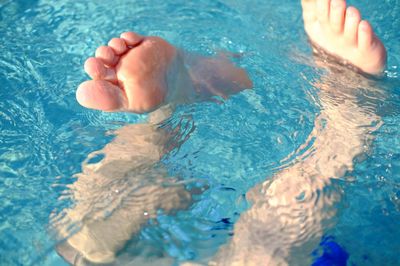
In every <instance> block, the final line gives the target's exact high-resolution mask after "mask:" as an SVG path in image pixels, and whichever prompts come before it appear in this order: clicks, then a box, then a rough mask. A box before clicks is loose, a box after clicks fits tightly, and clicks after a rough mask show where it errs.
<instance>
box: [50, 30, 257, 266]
mask: <svg viewBox="0 0 400 266" xmlns="http://www.w3.org/2000/svg"><path fill="white" fill-rule="evenodd" d="M185 60H186V62H185ZM187 65H188V67H189V68H187ZM85 71H86V72H87V73H88V74H89V76H91V78H92V79H93V80H90V81H86V82H83V83H82V84H81V85H80V86H79V88H78V90H77V92H76V96H77V100H78V102H79V103H80V104H81V105H83V106H85V107H88V108H93V109H99V110H103V111H128V112H136V113H142V112H149V111H152V110H154V109H156V108H157V107H159V106H160V105H162V104H164V103H171V104H173V103H176V102H188V101H193V100H206V99H209V98H210V97H212V96H214V95H219V96H222V97H227V96H229V95H230V94H232V93H236V92H238V91H240V90H243V89H245V88H250V87H251V85H252V84H251V81H250V80H249V78H248V77H247V74H246V72H245V71H244V70H243V69H241V68H237V67H235V66H234V65H233V64H232V63H230V62H229V60H227V59H223V58H204V57H200V56H193V55H183V54H181V53H179V52H178V50H177V49H176V48H175V47H173V46H172V45H171V44H169V43H168V42H167V41H165V40H163V39H161V38H159V37H144V36H140V35H138V34H135V33H133V32H127V33H123V34H122V35H121V37H120V38H114V39H112V40H111V41H110V42H109V43H108V46H101V47H99V48H98V49H97V51H96V57H95V58H89V59H87V60H86V63H85ZM193 94H195V97H191V96H192V95H193ZM168 101H170V102H168ZM161 109H162V108H161ZM162 111H163V110H160V109H159V110H157V112H156V114H155V115H152V116H151V117H150V120H151V123H149V124H137V125H130V126H125V127H123V128H121V129H119V130H118V131H117V132H116V138H115V139H114V140H113V141H112V142H110V143H109V144H107V145H106V147H105V148H103V149H102V150H101V151H99V152H97V153H96V154H99V153H101V154H103V155H104V158H103V159H102V160H101V161H100V162H99V163H96V164H88V163H85V164H83V169H82V173H80V174H77V175H76V177H77V180H76V181H75V183H73V184H72V185H71V186H70V191H71V194H72V200H73V201H74V206H73V207H71V208H70V209H68V210H65V212H63V214H64V216H63V217H61V218H60V217H56V218H55V219H54V222H53V227H54V228H55V229H56V230H57V231H58V233H59V235H60V237H62V238H66V240H65V243H64V244H63V245H62V246H60V248H59V252H60V253H61V255H62V256H64V257H65V258H66V259H67V260H68V261H69V262H70V263H73V261H74V260H75V259H76V256H77V254H78V253H79V254H80V255H81V256H82V257H83V258H84V259H86V260H89V261H91V262H95V263H107V262H111V261H113V260H114V258H115V255H116V253H117V252H118V251H119V250H120V249H121V248H123V247H124V245H125V243H126V242H127V241H128V240H129V239H130V238H131V237H132V235H134V234H135V233H137V232H138V231H139V230H140V228H141V227H142V226H143V225H144V224H145V223H146V222H147V221H148V219H149V218H154V217H156V213H157V211H159V210H163V211H164V212H166V213H169V212H171V211H172V210H177V209H184V208H186V207H187V206H188V204H189V203H190V199H191V196H190V193H189V192H188V191H186V190H185V186H184V185H182V184H176V183H175V182H174V181H176V180H171V179H170V178H168V174H167V171H166V170H162V169H161V168H160V167H158V166H157V164H158V162H159V159H160V158H161V157H162V156H163V155H164V153H166V152H168V150H167V148H166V146H167V145H170V144H171V143H170V139H171V136H169V135H168V133H167V132H165V131H163V130H162V129H159V128H157V126H155V125H154V123H157V122H159V121H160V120H163V119H165V118H166V117H165V115H164V114H162V115H160V114H161V113H162ZM168 113H170V112H168V111H167V115H168ZM154 120H156V121H154ZM168 180H170V182H167V181H168ZM71 225H76V227H77V229H76V230H73V231H71V230H70V226H71Z"/></svg>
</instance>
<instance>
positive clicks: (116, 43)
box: [108, 38, 128, 55]
mask: <svg viewBox="0 0 400 266" xmlns="http://www.w3.org/2000/svg"><path fill="white" fill-rule="evenodd" d="M108 46H110V47H111V48H112V49H113V50H114V52H115V54H117V55H120V54H123V53H125V52H126V50H127V49H128V47H127V46H126V43H125V41H124V39H121V38H112V39H111V40H110V41H109V42H108Z"/></svg>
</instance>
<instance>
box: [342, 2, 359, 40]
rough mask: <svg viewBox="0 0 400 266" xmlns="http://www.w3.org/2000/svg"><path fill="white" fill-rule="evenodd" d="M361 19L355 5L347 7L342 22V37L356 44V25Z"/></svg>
mask: <svg viewBox="0 0 400 266" xmlns="http://www.w3.org/2000/svg"><path fill="white" fill-rule="evenodd" d="M360 21H361V15H360V12H359V11H358V10H357V9H356V8H355V7H352V6H350V7H348V8H347V11H346V20H345V23H344V37H345V39H346V41H347V43H349V44H353V45H354V44H357V32H358V25H359V24H360Z"/></svg>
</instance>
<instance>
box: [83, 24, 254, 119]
mask: <svg viewBox="0 0 400 266" xmlns="http://www.w3.org/2000/svg"><path fill="white" fill-rule="evenodd" d="M185 60H186V61H187V62H185ZM186 65H188V66H189V69H187V68H186ZM85 71H86V72H87V73H88V74H89V76H90V77H91V78H92V79H93V80H89V81H85V82H83V83H82V84H81V85H80V86H79V88H78V90H77V92H76V98H77V100H78V102H79V103H80V104H81V105H83V106H85V107H87V108H92V109H98V110H103V111H127V112H135V113H144V112H149V111H152V110H154V109H156V108H157V107H158V106H160V105H161V104H162V103H164V102H165V101H166V99H168V100H173V101H177V102H179V101H187V100H188V99H190V98H191V97H192V96H193V95H192V94H193V93H194V94H198V96H200V97H198V100H204V99H207V98H210V97H212V96H214V95H218V96H222V97H227V96H229V95H230V94H232V93H237V92H239V91H241V90H243V89H245V88H251V87H252V83H251V81H250V79H249V78H248V76H247V74H246V72H245V71H244V70H243V69H241V68H238V67H235V66H234V65H233V64H232V63H231V62H230V61H229V60H227V59H226V58H222V57H220V58H218V57H216V58H211V57H209V58H206V57H201V56H196V55H190V54H185V56H184V55H183V53H180V52H178V50H177V49H176V48H175V47H174V46H172V45H171V44H169V43H168V42H167V41H165V40H163V39H161V38H159V37H153V36H147V37H145V36H140V35H138V34H136V33H133V32H125V33H123V34H121V37H120V38H113V39H111V41H110V42H109V43H108V46H100V47H99V48H98V49H97V50H96V57H90V58H88V59H87V60H86V62H85ZM192 100H193V99H192Z"/></svg>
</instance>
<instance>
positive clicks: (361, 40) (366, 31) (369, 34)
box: [358, 20, 374, 51]
mask: <svg viewBox="0 0 400 266" xmlns="http://www.w3.org/2000/svg"><path fill="white" fill-rule="evenodd" d="M373 37H374V33H373V31H372V27H371V25H370V24H369V22H368V21H366V20H363V21H361V22H360V24H359V25H358V47H359V48H360V49H361V50H363V51H367V50H369V49H370V48H371V46H372V40H373Z"/></svg>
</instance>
